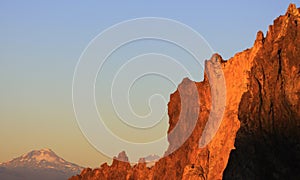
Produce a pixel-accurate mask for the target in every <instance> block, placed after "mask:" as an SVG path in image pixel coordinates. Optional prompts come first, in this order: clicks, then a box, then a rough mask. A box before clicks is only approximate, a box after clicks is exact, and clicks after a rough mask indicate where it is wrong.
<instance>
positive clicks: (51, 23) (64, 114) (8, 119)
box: [0, 0, 300, 167]
mask: <svg viewBox="0 0 300 180" xmlns="http://www.w3.org/2000/svg"><path fill="white" fill-rule="evenodd" d="M291 2H294V3H296V5H297V6H299V5H300V3H299V2H298V1H291ZM289 3H290V2H288V1H274V0H265V1H261V0H254V1H246V0H239V1H221V0H220V1H213V0H212V1H205V2H199V1H189V2H184V3H183V2H182V3H179V1H137V0H136V1H133V0H132V1H126V2H125V1H123V2H118V1H109V2H100V1H48V2H45V1H31V0H29V1H15V0H7V1H4V0H2V1H0V24H1V28H0V83H1V86H0V99H1V101H0V162H3V161H8V160H10V159H12V158H14V157H17V156H19V155H21V154H23V153H26V152H28V151H30V150H32V149H41V148H45V147H47V148H51V149H53V150H54V151H55V152H56V153H57V154H58V155H60V156H62V157H63V158H65V159H66V160H68V161H72V162H75V163H77V164H79V165H82V166H90V167H96V166H98V165H100V164H101V163H102V162H104V161H110V159H109V158H107V157H105V156H104V155H102V154H101V153H99V152H98V151H97V150H95V149H94V148H93V146H91V145H90V144H89V143H88V141H87V140H86V139H85V137H84V136H83V134H82V133H81V131H80V129H79V127H78V125H77V122H76V120H75V115H74V112H73V107H72V77H73V73H74V69H75V66H76V63H77V61H78V59H79V56H80V54H81V53H82V51H83V50H84V48H85V47H86V46H87V44H88V43H89V42H90V41H91V40H92V39H93V38H94V37H95V36H96V35H97V34H99V33H100V32H101V31H103V30H104V29H106V28H108V27H110V26H112V25H114V24H116V23H119V22H121V21H124V20H129V19H132V18H139V17H164V18H170V19H174V20H177V21H180V22H182V23H184V24H186V25H188V26H190V27H192V28H193V29H195V30H196V31H198V32H199V33H200V34H201V35H202V36H203V37H204V38H205V39H206V40H207V41H208V43H209V44H210V46H211V47H212V48H213V50H214V51H215V52H218V53H220V54H221V55H222V56H223V58H224V59H228V58H230V57H231V56H233V55H234V54H235V53H236V52H239V51H242V50H244V49H246V48H249V47H251V46H252V44H253V42H254V40H255V36H256V32H257V31H258V30H262V31H263V32H266V30H267V29H268V26H269V25H270V24H272V22H273V20H274V19H275V18H276V17H278V16H279V15H282V14H284V13H285V11H286V9H287V7H288V4H289ZM154 84H155V82H154ZM145 86H146V85H145ZM137 88H138V87H137ZM140 88H143V86H142V87H140ZM173 88H174V87H173ZM170 89H172V88H170ZM170 91H171V92H172V90H170ZM99 96H101V94H100V95H99ZM137 96H143V94H142V93H141V94H139V93H137ZM167 96H168V94H167ZM136 99H137V100H138V99H139V98H136ZM136 103H137V105H136V106H137V107H138V104H139V103H140V102H138V101H137V102H136ZM146 110H147V108H146ZM140 111H142V112H144V111H145V108H143V107H142V108H141V109H140ZM109 116H110V114H109V113H108V115H107V117H109ZM165 122H167V119H165ZM110 125H111V126H112V128H113V126H114V124H113V123H111V124H110ZM166 128H167V124H166V123H165V124H164V125H162V128H161V130H162V131H161V132H160V133H161V134H164V133H165V131H164V130H163V129H165V130H166ZM124 132H125V131H123V133H124ZM120 133H121V134H122V131H121V132H120ZM158 134H159V133H158ZM156 135H157V134H156ZM128 138H129V139H130V138H133V139H134V136H128ZM154 138H155V137H154ZM150 139H151V138H150ZM136 141H139V139H138V138H137V140H136Z"/></svg>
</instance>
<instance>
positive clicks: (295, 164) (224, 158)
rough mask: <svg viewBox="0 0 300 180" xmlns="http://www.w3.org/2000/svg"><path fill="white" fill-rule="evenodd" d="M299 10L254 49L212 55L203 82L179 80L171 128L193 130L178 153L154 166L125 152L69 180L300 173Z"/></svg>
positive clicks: (175, 139)
mask: <svg viewBox="0 0 300 180" xmlns="http://www.w3.org/2000/svg"><path fill="white" fill-rule="evenodd" d="M299 11H300V10H299V9H297V8H296V7H295V5H293V4H291V5H290V6H289V8H288V10H287V13H286V14H285V15H283V16H280V17H279V18H277V19H276V20H275V21H274V25H272V26H270V27H269V30H268V32H267V35H266V36H264V35H263V33H262V32H258V33H257V38H256V40H255V43H254V45H253V47H252V48H250V49H247V50H245V51H243V52H241V53H238V54H236V55H235V56H234V57H232V58H231V59H229V60H228V61H224V60H222V57H221V56H220V55H218V54H215V55H213V57H212V58H211V59H210V60H208V61H206V64H205V78H204V80H203V82H193V81H191V80H189V79H184V80H183V81H182V83H181V84H180V85H179V86H178V90H177V91H176V92H174V93H173V94H172V95H171V97H170V102H169V104H168V114H169V124H170V126H169V131H168V132H170V131H171V130H172V129H173V128H174V127H175V125H176V124H177V123H179V124H178V125H177V126H176V128H179V129H178V131H180V132H182V133H185V132H186V131H192V133H191V135H190V137H189V138H188V140H187V141H186V142H184V144H183V145H182V146H180V147H179V148H178V149H177V150H176V151H174V152H173V153H171V154H170V155H169V156H166V157H164V158H162V159H160V160H159V161H158V162H156V164H155V165H154V166H153V167H151V168H149V167H147V166H146V163H145V162H144V161H142V160H141V161H140V163H138V164H136V165H134V166H131V165H130V164H129V163H128V162H123V161H119V160H118V158H122V159H124V158H125V159H126V155H125V153H124V152H122V153H121V154H120V155H119V157H116V158H115V159H114V160H113V163H112V165H111V166H108V165H107V164H103V165H102V166H101V167H100V168H97V169H94V170H92V169H85V170H84V171H82V172H81V174H80V175H77V176H74V177H72V178H71V179H72V180H76V179H211V180H216V179H222V178H224V179H293V178H295V179H300V172H299V171H298V170H299V169H300V101H299V98H300V13H299ZM222 82H223V83H225V86H223V85H222ZM194 86H196V87H197V91H194V90H193V87H194ZM224 87H226V88H224ZM222 88H223V89H222ZM196 96H198V97H199V98H195V97H196ZM223 96H225V97H226V99H224V98H222V97H223ZM199 99H200V100H199ZM222 99H223V100H222ZM183 103H187V104H189V107H187V108H184V107H182V104H183ZM222 104H224V106H222ZM199 107H200V109H199V111H197V108H199ZM222 108H225V109H224V113H223V112H222V114H221V115H222V116H221V117H222V121H221V124H220V125H219V128H218V131H216V133H215V134H214V136H213V138H212V141H210V142H209V144H207V145H206V146H204V147H201V146H199V141H200V143H201V139H202V140H203V139H205V138H207V137H203V136H206V135H207V136H208V138H209V135H210V134H209V133H206V131H207V129H205V125H206V123H207V121H208V119H209V118H210V116H211V114H214V115H215V116H218V115H220V113H219V112H220V111H221V110H222ZM212 112H213V113H212ZM179 118H180V119H182V120H183V121H180V122H179ZM194 118H197V122H196V126H195V128H194V129H190V123H191V122H192V120H193V119H194ZM213 126H218V125H212V127H209V128H208V129H209V130H208V131H210V130H211V129H214V127H213ZM203 132H204V133H203ZM200 138H201V139H200ZM168 139H169V148H168V149H167V152H170V151H172V150H173V149H174V148H177V145H178V144H180V142H181V141H182V140H181V137H180V136H176V135H173V134H169V135H168Z"/></svg>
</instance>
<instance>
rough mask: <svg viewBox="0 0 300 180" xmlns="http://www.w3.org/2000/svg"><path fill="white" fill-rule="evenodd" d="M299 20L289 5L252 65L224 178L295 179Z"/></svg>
mask: <svg viewBox="0 0 300 180" xmlns="http://www.w3.org/2000/svg"><path fill="white" fill-rule="evenodd" d="M298 22H300V16H299V9H296V7H295V6H294V5H290V6H289V8H288V11H287V13H286V14H285V15H284V16H280V17H279V18H277V19H276V20H275V21H274V25H273V26H270V27H269V31H268V33H267V35H266V37H265V38H262V37H261V36H260V37H259V38H258V40H259V41H260V43H261V44H262V47H261V48H260V49H259V50H258V52H257V55H256V57H255V58H254V61H253V66H252V67H251V71H250V77H249V83H250V84H249V89H248V90H247V92H245V93H244V94H243V96H242V99H241V101H240V104H239V111H238V116H239V120H240V122H241V127H240V129H239V130H238V133H237V135H236V140H235V146H236V150H234V151H232V153H231V155H230V159H229V162H228V165H227V168H226V170H225V172H224V179H300V172H299V169H300V99H299V98H300V26H299V24H298Z"/></svg>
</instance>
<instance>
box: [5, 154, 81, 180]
mask: <svg viewBox="0 0 300 180" xmlns="http://www.w3.org/2000/svg"><path fill="white" fill-rule="evenodd" d="M82 169H83V168H82V167H80V166H78V165H76V164H74V163H70V162H68V161H66V160H64V159H63V158H61V157H59V156H57V155H56V154H55V153H54V152H53V151H52V150H51V149H41V150H34V151H31V152H29V153H27V154H24V155H23V156H20V157H17V158H15V159H13V160H11V161H8V162H5V163H0V179H7V180H16V179H44V180H45V179H49V180H50V179H67V178H68V177H70V175H74V174H77V173H79V172H80V171H81V170H82Z"/></svg>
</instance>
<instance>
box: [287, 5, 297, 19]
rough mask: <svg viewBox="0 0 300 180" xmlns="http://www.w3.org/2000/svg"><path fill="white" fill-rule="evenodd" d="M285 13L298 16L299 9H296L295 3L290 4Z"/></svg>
mask: <svg viewBox="0 0 300 180" xmlns="http://www.w3.org/2000/svg"><path fill="white" fill-rule="evenodd" d="M286 15H287V16H291V15H292V16H298V15H299V10H298V9H297V7H296V5H295V4H292V3H291V4H290V5H289V7H288V9H287V12H286Z"/></svg>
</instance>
